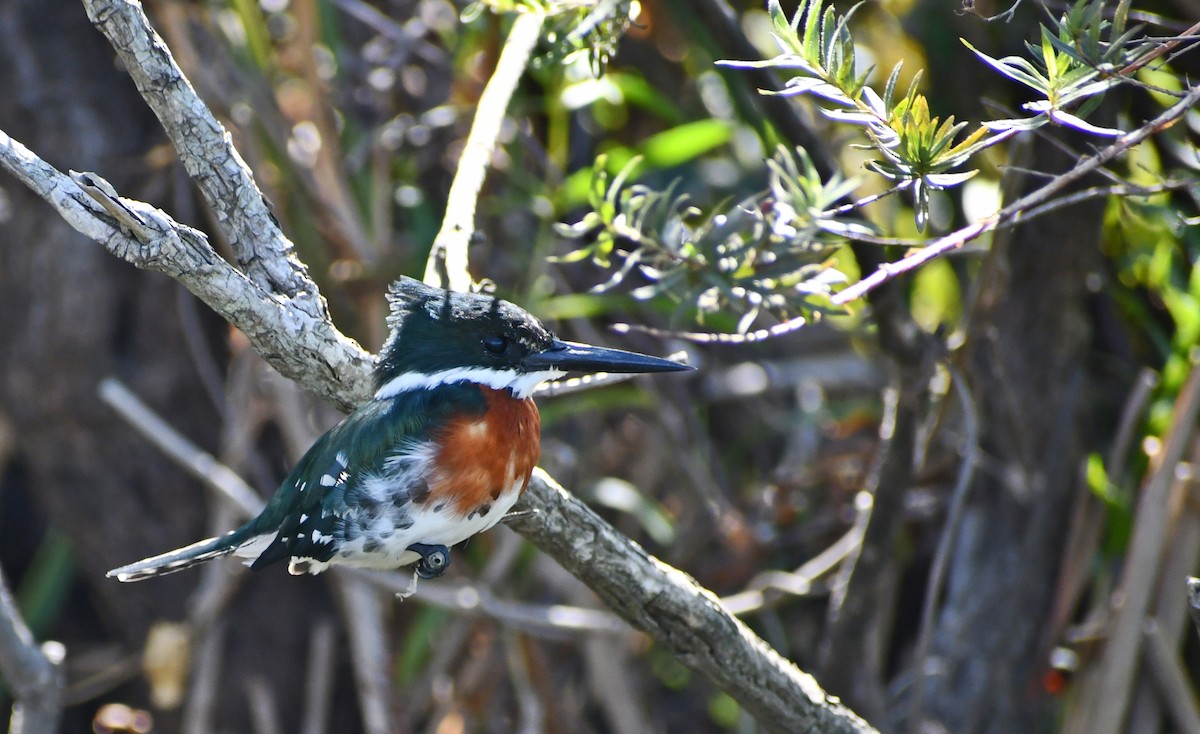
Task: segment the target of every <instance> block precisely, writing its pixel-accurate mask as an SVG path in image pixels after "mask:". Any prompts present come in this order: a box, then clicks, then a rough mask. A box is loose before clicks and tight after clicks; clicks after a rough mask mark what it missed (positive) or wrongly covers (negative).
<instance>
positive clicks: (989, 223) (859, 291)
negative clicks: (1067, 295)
mask: <svg viewBox="0 0 1200 734" xmlns="http://www.w3.org/2000/svg"><path fill="white" fill-rule="evenodd" d="M1197 101H1200V85H1197V86H1195V87H1192V88H1191V89H1190V90H1188V93H1187V95H1186V96H1184V97H1183V99H1181V100H1180V101H1179V102H1177V103H1175V104H1174V105H1172V106H1171V107H1169V108H1168V109H1167V110H1166V111H1164V112H1163V113H1162V114H1161V115H1159V116H1158V117H1156V118H1154V119H1153V120H1151V121H1150V122H1148V123H1146V124H1145V125H1142V126H1141V127H1139V128H1138V129H1136V130H1133V131H1131V132H1128V133H1125V134H1124V135H1122V136H1121V137H1119V138H1117V139H1116V140H1115V141H1114V142H1113V143H1112V145H1109V146H1108V147H1106V148H1104V149H1102V150H1100V151H1099V152H1098V153H1096V154H1095V155H1093V156H1090V157H1088V158H1085V159H1083V160H1081V161H1080V162H1079V163H1078V164H1077V165H1076V166H1075V167H1074V168H1072V169H1071V170H1070V171H1067V172H1065V173H1063V174H1061V175H1060V176H1058V177H1057V178H1055V179H1054V180H1053V181H1051V182H1049V183H1047V184H1046V185H1044V186H1042V187H1041V188H1038V189H1035V190H1034V191H1032V192H1030V193H1028V194H1026V195H1025V196H1022V197H1021V198H1019V199H1017V200H1016V201H1014V202H1012V203H1011V204H1009V205H1008V206H1006V207H1004V208H1003V209H1001V210H1000V211H998V212H996V213H995V214H993V215H991V216H990V217H986V218H984V219H983V220H981V221H979V222H976V223H975V224H972V225H969V226H967V227H963V228H962V229H959V230H957V231H955V232H951V233H950V234H948V235H945V236H944V237H939V238H938V239H936V240H934V241H933V242H931V243H929V244H928V245H926V246H925V247H922V248H921V249H920V250H917V251H915V252H913V253H911V254H910V255H908V256H907V257H905V258H903V259H901V260H897V261H896V262H892V263H884V264H882V265H880V266H879V268H878V269H876V270H875V272H873V273H871V274H870V275H868V276H867V277H865V278H863V279H862V280H860V281H858V282H857V283H855V284H854V285H852V286H850V287H849V288H846V289H845V290H843V291H841V292H840V293H837V294H836V295H834V296H833V298H832V301H833V303H835V304H837V305H842V304H846V303H849V302H850V301H853V300H855V299H857V298H861V297H862V296H863V295H864V294H866V293H867V292H868V291H870V290H873V289H874V288H877V287H879V285H880V284H882V283H885V282H887V281H889V280H891V279H892V278H895V277H896V276H898V275H901V274H903V273H907V272H909V271H910V270H913V269H914V268H916V267H918V266H920V265H924V264H925V263H927V262H929V261H930V260H933V259H934V258H936V257H938V256H940V255H944V254H945V253H947V252H949V251H951V250H954V249H957V248H959V247H962V246H963V245H964V244H966V243H967V242H970V241H971V240H973V239H975V238H976V237H979V236H980V235H982V234H984V233H986V232H990V231H992V230H994V229H996V227H997V226H998V225H1000V224H1001V223H1005V222H1011V223H1014V224H1015V223H1017V222H1020V221H1023V219H1024V215H1025V211H1026V210H1029V209H1034V208H1035V207H1038V206H1041V205H1043V204H1045V203H1046V202H1048V201H1049V200H1050V199H1052V198H1053V197H1055V196H1057V195H1058V193H1059V192H1061V191H1063V190H1064V189H1065V188H1067V187H1068V186H1070V185H1071V184H1073V183H1075V182H1076V181H1078V180H1079V179H1081V178H1083V177H1085V176H1087V175H1088V174H1090V173H1092V172H1094V171H1096V170H1098V169H1100V168H1101V167H1103V166H1104V165H1105V164H1107V163H1108V162H1109V161H1111V160H1113V159H1114V158H1116V157H1117V156H1119V155H1121V154H1122V153H1124V152H1125V151H1127V150H1129V149H1130V148H1132V147H1133V146H1135V145H1137V144H1138V143H1140V142H1142V141H1143V140H1145V139H1146V138H1149V137H1150V136H1152V135H1155V134H1157V133H1159V132H1162V131H1163V130H1165V129H1167V128H1168V127H1170V126H1171V125H1173V124H1175V122H1176V121H1177V120H1178V119H1179V118H1181V117H1183V116H1184V115H1185V114H1186V113H1187V111H1188V110H1189V109H1191V108H1192V107H1193V106H1194V105H1195V104H1196V103H1197Z"/></svg>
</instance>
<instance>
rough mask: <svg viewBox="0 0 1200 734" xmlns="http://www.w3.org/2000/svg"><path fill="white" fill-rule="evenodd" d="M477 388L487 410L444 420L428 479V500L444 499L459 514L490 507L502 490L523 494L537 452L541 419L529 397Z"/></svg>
mask: <svg viewBox="0 0 1200 734" xmlns="http://www.w3.org/2000/svg"><path fill="white" fill-rule="evenodd" d="M480 389H481V390H482V391H483V396H484V399H485V401H486V403H487V411H486V412H485V413H483V414H482V415H479V414H476V415H470V416H463V417H461V418H455V419H454V420H452V421H450V422H449V423H447V424H446V427H445V429H444V430H443V431H442V432H441V433H440V435H439V437H438V439H437V443H438V451H437V455H436V458H435V465H436V466H437V470H436V471H435V472H434V476H432V477H431V480H432V481H430V483H429V490H430V494H429V502H431V503H433V504H434V505H435V506H436V505H437V504H439V503H445V504H446V506H447V508H448V509H450V510H451V511H453V512H455V513H456V514H458V515H461V516H467V515H470V514H471V513H472V512H477V511H479V510H480V508H481V507H485V506H490V505H491V503H493V502H495V500H496V499H497V498H498V497H500V495H501V494H503V493H504V492H507V491H510V490H513V489H519V491H520V492H524V491H525V487H526V486H527V485H528V484H529V475H530V474H531V473H532V472H533V467H534V466H536V465H537V461H538V456H539V455H540V453H541V440H542V436H541V431H542V420H541V416H540V415H539V414H538V409H537V406H536V405H534V402H533V400H532V399H530V398H524V399H520V398H514V397H513V396H512V395H511V394H510V393H509V392H508V391H507V390H494V389H492V388H490V387H481V388H480Z"/></svg>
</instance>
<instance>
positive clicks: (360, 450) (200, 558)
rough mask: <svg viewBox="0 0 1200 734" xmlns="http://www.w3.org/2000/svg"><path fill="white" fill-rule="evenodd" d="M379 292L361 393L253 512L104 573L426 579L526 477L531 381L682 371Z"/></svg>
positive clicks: (495, 514)
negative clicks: (379, 335) (384, 573)
mask: <svg viewBox="0 0 1200 734" xmlns="http://www.w3.org/2000/svg"><path fill="white" fill-rule="evenodd" d="M388 300H389V301H390V303H391V312H390V314H389V316H388V326H389V327H390V328H391V333H390V334H389V336H388V339H387V342H386V343H385V344H384V346H383V349H382V351H381V353H380V357H379V359H378V361H377V363H376V366H375V370H374V378H375V394H374V397H373V398H372V399H371V400H370V401H368V402H367V403H365V404H364V405H362V406H360V407H359V408H358V409H356V410H355V411H354V412H353V413H351V414H350V415H348V416H346V418H345V419H344V420H343V421H342V422H341V423H339V424H338V425H336V426H334V427H333V428H331V429H330V430H329V431H328V432H327V433H326V434H325V435H323V436H321V438H319V439H317V441H316V443H314V444H313V445H312V447H311V448H310V449H309V450H308V452H307V453H305V454H304V456H303V458H301V459H300V461H299V462H298V463H297V464H296V467H295V468H294V469H293V470H292V472H291V474H289V475H288V477H287V478H286V479H284V480H283V484H281V485H280V487H279V489H278V490H276V492H275V495H274V496H273V497H272V498H271V500H270V501H269V502H268V503H267V505H266V507H265V508H264V509H263V511H262V512H261V513H260V514H259V515H258V516H257V517H255V518H254V519H253V520H250V521H249V522H247V523H246V524H245V525H243V526H241V527H240V528H237V529H236V530H233V531H230V532H229V533H226V534H225V535H222V536H219V537H216V538H209V539H208V540H202V541H200V542H198V543H195V544H193V545H189V546H186V547H184V548H180V549H178V550H174V551H171V552H169V553H164V554H162V555H158V556H154V557H152V558H147V559H145V560H142V561H138V562H137V563H131V564H129V565H128V566H122V567H121V568H117V569H113V570H112V571H109V572H108V576H109V577H114V576H115V577H116V578H117V579H119V580H120V581H140V580H142V579H147V578H150V577H153V576H161V575H163V574H168V573H173V572H175V571H179V570H182V569H184V568H188V567H189V566H193V565H196V564H198V563H203V562H205V561H209V560H212V559H214V558H219V557H221V556H228V555H233V556H237V557H241V558H244V559H246V563H247V564H248V565H249V566H250V567H251V568H253V569H260V568H262V567H264V566H267V565H269V564H271V563H275V562H276V561H281V560H283V559H287V560H288V570H289V571H290V572H291V573H292V574H296V575H300V574H305V573H311V574H315V573H320V572H321V571H323V570H325V569H326V568H328V567H329V566H331V565H335V564H340V565H347V566H358V567H363V568H375V569H390V568H397V567H400V566H405V565H409V564H414V563H415V564H416V572H417V574H418V575H420V576H421V577H423V578H432V577H434V576H440V575H441V574H442V573H443V572H444V571H445V570H446V568H447V567H448V566H449V565H450V551H449V546H452V545H454V544H456V543H460V542H462V541H464V540H466V539H467V538H469V537H471V536H472V535H475V534H476V533H480V532H483V531H484V530H487V529H488V528H491V527H492V526H493V525H495V524H496V523H497V522H499V521H500V520H501V519H502V518H503V517H504V516H505V515H506V514H507V513H508V511H509V509H511V508H512V506H513V504H514V503H515V502H516V501H517V498H518V497H519V496H520V495H521V493H522V492H523V491H524V490H525V487H526V486H527V485H528V484H529V477H530V475H531V473H532V472H533V467H534V465H535V464H536V463H537V461H538V456H539V453H540V448H541V419H540V417H539V415H538V409H537V406H536V405H534V402H533V400H532V398H531V397H530V396H531V395H532V394H533V391H534V390H535V389H536V388H537V387H538V385H540V384H542V383H543V382H545V381H546V380H550V379H553V378H555V377H558V376H560V375H562V374H564V373H567V372H669V371H674V370H685V369H690V368H689V367H687V366H685V365H681V364H679V363H677V362H672V361H669V360H665V359H659V358H657V357H650V356H647V355H644V354H637V353H635V352H626V351H623V350H620V349H607V348H603V347H594V346H588V345H586V344H577V343H574V342H567V341H561V340H559V339H558V338H556V337H555V336H554V334H552V333H551V332H550V331H549V330H547V329H546V327H545V326H543V325H542V323H541V322H540V321H538V320H537V319H536V318H534V317H533V316H532V315H530V314H529V313H528V312H526V311H525V310H523V309H521V308H520V307H518V306H515V305H513V304H512V303H509V302H508V301H504V300H501V299H499V298H495V297H493V296H490V295H483V294H477V293H456V292H451V291H446V290H442V289H440V288H434V287H431V286H428V285H425V284H423V283H421V282H420V281H418V280H414V279H412V278H402V279H401V280H399V281H397V282H396V283H393V284H392V286H391V288H390V289H389V293H388Z"/></svg>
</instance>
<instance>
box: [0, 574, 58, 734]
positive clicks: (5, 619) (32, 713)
mask: <svg viewBox="0 0 1200 734" xmlns="http://www.w3.org/2000/svg"><path fill="white" fill-rule="evenodd" d="M66 654H67V651H66V648H64V647H63V646H62V645H61V644H59V643H57V642H47V643H45V644H43V645H42V646H41V647H39V646H38V645H37V643H36V642H34V639H33V635H31V634H30V633H29V628H28V627H26V626H25V622H24V621H22V619H21V614H20V612H19V611H18V610H17V605H16V604H15V603H14V602H13V598H12V594H10V593H9V592H8V583H7V582H6V581H5V580H4V574H3V572H0V679H3V681H4V683H5V685H6V686H7V687H8V690H9V691H11V692H12V695H13V698H14V699H16V700H15V702H14V703H13V710H12V719H11V720H10V721H9V724H8V732H9V734H44V733H45V732H53V731H55V730H56V729H57V728H58V718H59V715H60V714H61V713H62V695H63V671H62V662H63V658H64V657H66Z"/></svg>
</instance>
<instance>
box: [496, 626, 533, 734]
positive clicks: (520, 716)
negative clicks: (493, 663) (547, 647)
mask: <svg viewBox="0 0 1200 734" xmlns="http://www.w3.org/2000/svg"><path fill="white" fill-rule="evenodd" d="M500 640H501V643H502V644H503V647H504V662H505V663H506V664H507V667H508V677H509V680H510V681H511V682H512V687H513V692H514V693H515V694H516V699H517V712H518V713H517V721H518V722H519V723H518V724H517V728H516V730H515V731H517V732H519V733H520V734H540V732H541V731H543V729H544V727H543V726H542V709H543V708H544V707H543V705H542V702H541V699H540V698H538V694H537V689H536V688H534V686H533V681H532V680H531V679H530V675H529V662H528V661H527V660H526V659H525V651H524V649H523V647H524V645H523V644H522V640H521V636H520V635H519V634H517V633H516V632H515V631H513V630H504V632H503V633H502V634H501V636H500Z"/></svg>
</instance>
